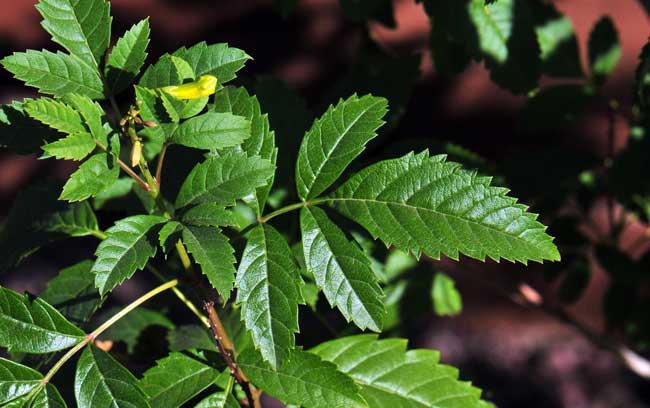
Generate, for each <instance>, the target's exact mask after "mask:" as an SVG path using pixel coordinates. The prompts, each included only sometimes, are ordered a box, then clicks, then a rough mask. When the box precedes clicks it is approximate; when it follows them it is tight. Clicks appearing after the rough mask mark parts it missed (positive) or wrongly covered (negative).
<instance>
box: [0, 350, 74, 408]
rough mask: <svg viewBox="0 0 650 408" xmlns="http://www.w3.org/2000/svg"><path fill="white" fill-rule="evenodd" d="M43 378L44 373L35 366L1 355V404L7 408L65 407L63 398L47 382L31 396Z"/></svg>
mask: <svg viewBox="0 0 650 408" xmlns="http://www.w3.org/2000/svg"><path fill="white" fill-rule="evenodd" d="M42 380H43V374H41V373H39V372H38V371H36V370H34V369H33V368H30V367H27V366H24V365H22V364H18V363H15V362H13V361H10V360H7V359H4V358H1V357H0V405H2V406H3V407H6V408H12V407H13V408H24V407H25V406H31V407H38V408H65V407H66V404H65V402H64V401H63V398H61V395H60V394H59V391H58V390H57V389H56V388H55V387H54V386H53V385H52V384H47V385H46V386H45V388H41V389H40V391H39V392H38V393H37V394H36V395H35V396H34V398H33V399H32V398H31V396H30V393H31V392H33V391H34V390H35V389H36V388H38V387H39V386H41V385H42ZM29 401H32V402H31V404H28V403H29Z"/></svg>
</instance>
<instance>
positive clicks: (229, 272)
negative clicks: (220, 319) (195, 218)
mask: <svg viewBox="0 0 650 408" xmlns="http://www.w3.org/2000/svg"><path fill="white" fill-rule="evenodd" d="M182 234H183V242H184V243H185V246H187V250H188V252H189V253H191V254H192V257H194V260H195V261H196V263H198V264H199V265H201V272H203V274H204V275H205V276H207V278H208V280H209V281H210V284H211V285H212V287H213V288H215V289H216V290H217V292H219V294H220V295H221V297H222V298H223V299H224V300H228V298H229V297H230V291H231V290H232V286H233V283H234V281H235V266H234V264H235V262H236V261H237V260H236V259H235V256H234V255H233V253H234V252H235V250H234V249H233V247H232V246H231V245H230V242H229V240H228V238H227V237H226V236H225V235H223V234H222V233H221V231H220V230H219V229H218V228H215V227H195V226H186V227H185V228H183V232H182Z"/></svg>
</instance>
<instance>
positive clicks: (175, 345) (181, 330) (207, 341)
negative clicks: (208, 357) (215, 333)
mask: <svg viewBox="0 0 650 408" xmlns="http://www.w3.org/2000/svg"><path fill="white" fill-rule="evenodd" d="M167 342H168V343H169V350H171V351H184V350H189V349H199V350H209V351H215V352H218V351H219V350H218V349H217V345H216V344H215V343H214V337H212V334H210V331H209V330H208V329H206V328H205V327H204V326H198V325H186V326H179V327H177V328H176V329H174V330H170V331H169V332H168V333H167Z"/></svg>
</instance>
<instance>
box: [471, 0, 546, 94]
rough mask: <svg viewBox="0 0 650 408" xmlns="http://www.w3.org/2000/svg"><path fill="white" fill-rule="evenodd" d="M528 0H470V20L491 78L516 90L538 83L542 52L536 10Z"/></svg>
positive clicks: (528, 89) (533, 86) (518, 91)
mask: <svg viewBox="0 0 650 408" xmlns="http://www.w3.org/2000/svg"><path fill="white" fill-rule="evenodd" d="M528 3H529V2H528V1H526V0H499V1H493V2H490V3H489V4H486V2H485V0H470V3H469V4H468V5H467V10H468V13H469V17H470V20H471V22H472V25H473V28H474V30H475V31H476V36H477V37H478V51H479V53H480V54H482V55H484V56H485V58H486V65H487V66H488V68H489V69H490V72H491V78H492V80H494V81H495V82H496V83H498V84H499V85H501V86H502V87H505V88H506V89H509V90H511V91H513V92H515V93H524V92H528V91H530V90H532V89H534V88H535V87H537V81H538V79H539V76H540V70H541V67H540V56H539V45H538V43H537V36H536V34H535V31H534V26H533V20H532V15H531V14H532V13H531V11H530V10H529V6H528Z"/></svg>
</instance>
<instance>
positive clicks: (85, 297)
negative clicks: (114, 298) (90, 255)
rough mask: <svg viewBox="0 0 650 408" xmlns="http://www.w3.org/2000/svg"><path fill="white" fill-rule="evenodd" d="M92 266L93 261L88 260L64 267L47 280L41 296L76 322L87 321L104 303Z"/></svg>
mask: <svg viewBox="0 0 650 408" xmlns="http://www.w3.org/2000/svg"><path fill="white" fill-rule="evenodd" d="M92 266H93V261H90V260H86V261H82V262H79V263H78V264H75V265H73V266H70V267H67V268H65V269H62V270H61V271H60V272H59V274H58V275H57V276H55V277H54V278H52V279H50V280H49V282H47V288H46V289H45V290H44V291H43V293H41V295H40V298H41V299H43V300H44V301H46V302H48V303H49V304H51V305H52V306H54V307H56V308H57V309H58V310H59V311H60V312H61V313H63V315H64V316H65V317H67V318H68V319H69V320H71V321H73V322H74V323H76V324H82V323H85V322H86V321H88V319H89V318H90V316H92V314H93V313H94V312H95V310H97V308H98V307H99V306H100V305H101V303H102V300H101V298H100V296H99V292H97V289H96V288H95V275H94V274H93V273H92V272H91V271H90V270H91V268H92Z"/></svg>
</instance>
